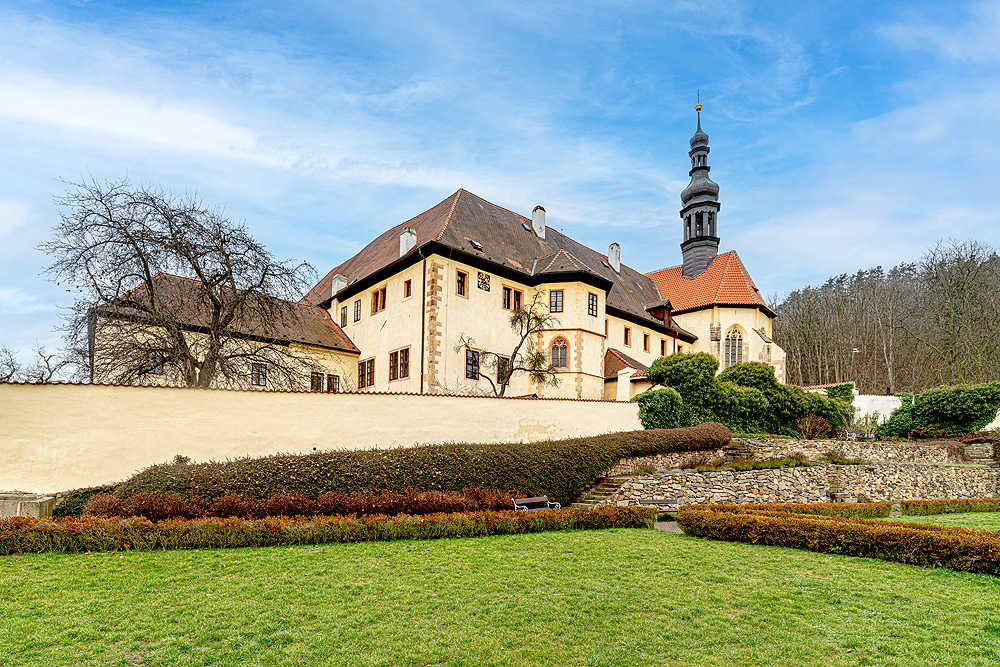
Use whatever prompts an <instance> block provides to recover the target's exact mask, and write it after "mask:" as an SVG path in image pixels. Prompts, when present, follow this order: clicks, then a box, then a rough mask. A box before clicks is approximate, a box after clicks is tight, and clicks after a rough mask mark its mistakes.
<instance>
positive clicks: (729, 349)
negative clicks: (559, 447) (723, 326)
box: [725, 327, 743, 368]
mask: <svg viewBox="0 0 1000 667" xmlns="http://www.w3.org/2000/svg"><path fill="white" fill-rule="evenodd" d="M742 363H743V334H742V333H740V330H739V329H737V328H736V327H733V328H732V329H730V330H729V331H727V332H726V366H725V367H726V368H729V367H730V366H732V365H733V364H742Z"/></svg>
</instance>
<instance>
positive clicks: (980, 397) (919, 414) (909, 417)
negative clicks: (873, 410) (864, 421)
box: [876, 382, 1000, 439]
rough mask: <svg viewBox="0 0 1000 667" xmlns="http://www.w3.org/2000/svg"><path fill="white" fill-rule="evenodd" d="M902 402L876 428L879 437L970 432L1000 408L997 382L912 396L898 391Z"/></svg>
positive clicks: (982, 425) (992, 416)
mask: <svg viewBox="0 0 1000 667" xmlns="http://www.w3.org/2000/svg"><path fill="white" fill-rule="evenodd" d="M897 396H899V398H900V399H902V401H903V404H902V405H901V406H900V407H898V408H896V410H894V411H893V413H892V415H890V416H889V419H888V420H886V422H885V423H884V424H882V425H881V426H879V427H878V430H877V431H876V435H877V436H878V437H879V438H883V439H885V438H907V437H910V436H911V435H914V436H916V437H921V436H922V437H943V436H956V435H962V434H966V433H973V432H975V431H978V430H979V429H981V428H983V427H984V426H986V425H987V424H989V423H990V422H991V421H993V419H994V418H995V417H996V416H997V411H998V410H1000V382H990V383H988V384H980V385H968V384H962V385H957V386H954V387H937V388H935V389H929V390H927V391H925V392H923V393H921V394H917V395H916V397H914V395H913V394H907V393H900V394H897Z"/></svg>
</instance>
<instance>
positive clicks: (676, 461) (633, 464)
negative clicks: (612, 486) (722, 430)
mask: <svg viewBox="0 0 1000 667" xmlns="http://www.w3.org/2000/svg"><path fill="white" fill-rule="evenodd" d="M724 453H725V450H722V449H701V450H698V451H696V452H675V453H673V454H654V455H653V456H631V457H628V458H624V459H622V460H621V462H619V463H617V464H615V465H613V466H611V467H610V468H608V470H607V471H606V472H605V473H604V476H605V477H619V476H622V475H631V474H632V472H633V471H635V470H636V469H637V468H653V469H655V470H666V469H670V468H674V467H676V466H678V465H680V464H681V463H683V462H685V461H689V460H691V459H693V458H695V457H705V458H706V459H708V460H709V461H711V460H712V459H719V458H722V456H723V454H724Z"/></svg>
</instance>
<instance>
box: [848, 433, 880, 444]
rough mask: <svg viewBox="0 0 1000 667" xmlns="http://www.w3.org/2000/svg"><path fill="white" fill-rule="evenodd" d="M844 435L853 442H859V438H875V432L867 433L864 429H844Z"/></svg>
mask: <svg viewBox="0 0 1000 667" xmlns="http://www.w3.org/2000/svg"><path fill="white" fill-rule="evenodd" d="M844 437H845V438H846V439H847V440H849V441H851V442H857V441H858V440H859V439H860V440H874V439H875V434H874V433H865V432H864V431H844Z"/></svg>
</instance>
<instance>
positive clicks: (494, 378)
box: [455, 290, 559, 396]
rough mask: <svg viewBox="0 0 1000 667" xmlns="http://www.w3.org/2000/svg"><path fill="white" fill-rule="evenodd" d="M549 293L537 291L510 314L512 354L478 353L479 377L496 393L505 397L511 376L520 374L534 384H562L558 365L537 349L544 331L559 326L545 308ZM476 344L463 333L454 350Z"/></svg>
mask: <svg viewBox="0 0 1000 667" xmlns="http://www.w3.org/2000/svg"><path fill="white" fill-rule="evenodd" d="M547 294H548V293H547V292H546V291H545V290H537V291H535V293H534V294H532V296H531V301H530V302H528V303H526V304H524V305H523V306H522V307H521V308H516V309H515V310H514V311H513V312H512V313H511V314H510V317H509V318H508V323H509V324H510V328H511V331H512V332H513V333H514V341H515V343H514V347H513V349H512V350H511V351H510V354H501V353H499V352H490V351H486V350H483V351H480V352H479V368H480V378H482V379H484V380H486V381H487V382H488V383H489V385H490V388H491V390H492V394H493V395H494V396H504V395H505V394H506V393H507V388H508V387H509V386H510V382H511V379H512V378H514V376H516V375H518V374H525V375H527V376H528V381H529V382H531V383H534V384H543V385H549V386H553V387H555V386H557V385H558V384H559V377H558V375H557V374H556V367H555V366H554V365H553V364H552V361H551V359H549V356H548V355H547V354H546V353H545V350H539V349H538V347H537V346H536V345H535V340H534V339H537V338H540V337H541V334H542V333H543V332H544V331H546V330H548V329H554V328H556V327H558V326H559V319H558V318H557V317H555V316H553V315H551V314H550V313H549V311H548V308H547V307H546V301H545V299H546V296H547ZM476 347H477V346H476V341H475V340H474V339H472V338H470V337H468V336H466V335H465V334H464V333H463V334H461V335H460V336H459V339H458V344H457V345H456V346H455V351H456V352H458V351H460V350H463V349H466V348H473V349H475V348H476Z"/></svg>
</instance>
